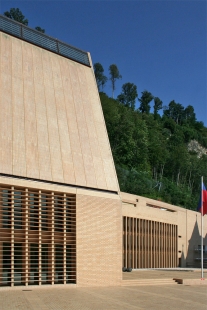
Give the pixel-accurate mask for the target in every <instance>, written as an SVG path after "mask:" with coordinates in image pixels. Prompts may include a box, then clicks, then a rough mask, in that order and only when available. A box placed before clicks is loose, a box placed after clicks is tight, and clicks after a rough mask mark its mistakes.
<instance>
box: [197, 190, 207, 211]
mask: <svg viewBox="0 0 207 310" xmlns="http://www.w3.org/2000/svg"><path fill="white" fill-rule="evenodd" d="M197 210H198V211H199V212H201V214H202V215H205V214H207V190H206V187H205V185H204V184H202V189H201V196H200V200H199V203H198V208H197Z"/></svg>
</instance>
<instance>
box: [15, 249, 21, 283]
mask: <svg viewBox="0 0 207 310" xmlns="http://www.w3.org/2000/svg"><path fill="white" fill-rule="evenodd" d="M22 278H23V277H22V244H21V243H14V285H21V284H23V283H22V280H23V279H22Z"/></svg>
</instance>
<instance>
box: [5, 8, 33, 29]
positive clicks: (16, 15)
mask: <svg viewBox="0 0 207 310" xmlns="http://www.w3.org/2000/svg"><path fill="white" fill-rule="evenodd" d="M4 15H5V16H6V17H8V18H11V19H13V20H15V21H17V22H19V23H21V24H24V25H26V26H28V19H25V16H24V15H23V14H22V12H21V11H20V9H18V8H11V9H10V10H9V11H6V12H4Z"/></svg>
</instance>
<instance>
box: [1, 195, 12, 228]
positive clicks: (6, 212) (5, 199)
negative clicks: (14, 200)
mask: <svg viewBox="0 0 207 310" xmlns="http://www.w3.org/2000/svg"><path fill="white" fill-rule="evenodd" d="M2 207H3V218H2V222H3V223H2V224H3V225H2V226H3V228H10V227H11V191H10V190H7V189H3V190H2Z"/></svg>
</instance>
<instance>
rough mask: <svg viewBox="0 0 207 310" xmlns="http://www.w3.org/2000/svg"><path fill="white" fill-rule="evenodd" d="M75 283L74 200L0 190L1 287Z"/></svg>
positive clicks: (57, 195) (35, 192) (60, 195)
mask: <svg viewBox="0 0 207 310" xmlns="http://www.w3.org/2000/svg"><path fill="white" fill-rule="evenodd" d="M67 283H76V196H75V195H74V194H66V193H59V192H57V193H56V192H49V191H42V190H35V189H34V190H33V189H28V188H21V187H8V186H3V185H0V286H16V285H44V284H51V285H52V284H67Z"/></svg>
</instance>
